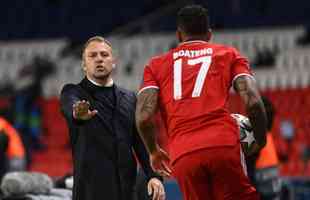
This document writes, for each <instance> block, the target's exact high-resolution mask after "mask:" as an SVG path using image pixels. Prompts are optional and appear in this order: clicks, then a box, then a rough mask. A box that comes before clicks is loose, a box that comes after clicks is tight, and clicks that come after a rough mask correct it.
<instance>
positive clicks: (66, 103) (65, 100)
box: [60, 84, 82, 125]
mask: <svg viewBox="0 0 310 200" xmlns="http://www.w3.org/2000/svg"><path fill="white" fill-rule="evenodd" d="M75 87H76V86H75V85H73V84H67V85H65V86H64V87H63V89H62V91H61V94H60V109H61V112H62V114H63V115H64V117H65V118H66V119H67V120H68V121H69V122H70V123H75V124H76V125H78V124H81V123H82V122H81V121H78V120H75V119H74V118H73V104H74V103H75V102H77V101H79V100H81V98H80V94H79V92H78V90H77V89H76V88H75Z"/></svg>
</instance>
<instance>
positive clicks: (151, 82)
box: [138, 64, 159, 94]
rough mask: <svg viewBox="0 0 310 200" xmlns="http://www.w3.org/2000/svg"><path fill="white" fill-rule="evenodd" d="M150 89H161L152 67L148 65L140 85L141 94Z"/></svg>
mask: <svg viewBox="0 0 310 200" xmlns="http://www.w3.org/2000/svg"><path fill="white" fill-rule="evenodd" d="M148 88H156V89H159V85H158V83H157V81H156V79H155V76H154V73H153V71H152V68H151V65H150V64H148V65H146V66H145V68H144V73H143V80H142V83H141V85H140V89H139V92H138V94H139V93H141V92H142V91H143V90H145V89H148Z"/></svg>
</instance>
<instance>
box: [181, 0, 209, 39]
mask: <svg viewBox="0 0 310 200" xmlns="http://www.w3.org/2000/svg"><path fill="white" fill-rule="evenodd" d="M177 27H178V29H180V30H181V31H182V32H184V33H185V34H186V35H204V34H207V33H208V31H209V29H210V26H209V16H208V10H207V9H206V8H204V7H202V6H200V5H190V6H185V7H183V8H182V9H180V11H179V12H178V16H177Z"/></svg>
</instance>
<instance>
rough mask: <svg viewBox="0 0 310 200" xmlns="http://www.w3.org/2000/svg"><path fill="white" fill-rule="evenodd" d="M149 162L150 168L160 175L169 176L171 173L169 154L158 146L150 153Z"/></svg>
mask: <svg viewBox="0 0 310 200" xmlns="http://www.w3.org/2000/svg"><path fill="white" fill-rule="evenodd" d="M150 162H151V167H152V169H153V170H154V171H155V172H157V173H158V174H160V175H161V176H164V177H169V176H170V175H171V169H170V167H169V156H168V154H167V153H166V152H165V151H164V150H163V149H161V148H160V147H157V149H156V150H155V151H154V152H152V153H151V154H150Z"/></svg>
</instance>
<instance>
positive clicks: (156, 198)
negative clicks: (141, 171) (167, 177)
mask: <svg viewBox="0 0 310 200" xmlns="http://www.w3.org/2000/svg"><path fill="white" fill-rule="evenodd" d="M147 192H148V194H149V195H150V196H151V195H152V197H153V198H152V200H165V199H166V193H165V188H164V185H163V184H162V182H161V181H160V180H158V179H157V178H151V179H150V180H149V182H148V184H147Z"/></svg>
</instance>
